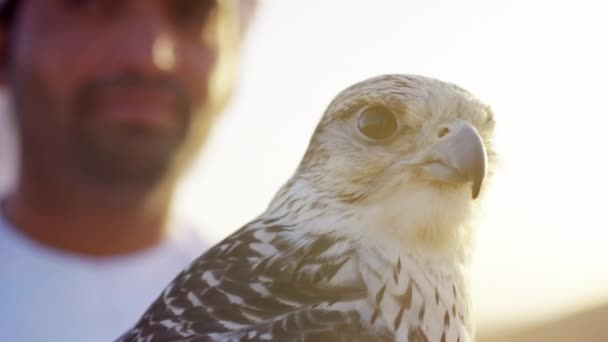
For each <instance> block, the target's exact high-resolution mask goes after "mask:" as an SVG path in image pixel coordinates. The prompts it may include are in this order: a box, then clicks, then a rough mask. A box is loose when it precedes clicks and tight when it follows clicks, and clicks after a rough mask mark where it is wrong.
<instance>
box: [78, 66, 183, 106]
mask: <svg viewBox="0 0 608 342" xmlns="http://www.w3.org/2000/svg"><path fill="white" fill-rule="evenodd" d="M121 88H122V89H125V90H129V89H148V90H152V91H160V92H165V93H168V94H170V95H171V96H172V97H174V98H175V99H176V103H177V107H178V108H176V110H177V111H178V112H179V113H180V114H182V115H189V113H190V111H191V108H192V107H191V100H190V96H189V94H188V92H187V91H186V90H185V87H183V86H182V85H181V84H180V83H179V82H177V81H175V80H174V79H171V78H169V77H162V76H160V77H155V78H147V77H143V76H141V75H138V74H135V73H125V74H120V75H113V76H109V77H105V78H99V79H95V80H92V81H89V82H87V83H86V84H84V85H83V86H81V87H80V89H79V90H78V91H77V93H76V102H77V103H76V105H77V108H78V109H79V111H80V112H82V114H85V115H86V113H87V112H88V111H89V110H91V106H95V102H96V100H97V97H98V96H99V94H101V93H103V92H104V91H105V90H109V89H121ZM87 109H88V110H87Z"/></svg>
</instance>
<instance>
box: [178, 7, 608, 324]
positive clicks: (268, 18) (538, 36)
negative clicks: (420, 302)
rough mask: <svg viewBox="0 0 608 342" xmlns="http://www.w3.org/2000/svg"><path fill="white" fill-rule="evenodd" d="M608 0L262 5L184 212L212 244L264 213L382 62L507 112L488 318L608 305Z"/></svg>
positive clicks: (481, 296) (489, 205)
mask: <svg viewBox="0 0 608 342" xmlns="http://www.w3.org/2000/svg"><path fill="white" fill-rule="evenodd" d="M607 17H608V2H606V1H603V0H597V1H592V0H578V1H559V0H553V1H548V0H536V1H527V0H511V1H487V0H486V1H483V0H461V1H448V0H445V1H440V0H426V1H404V0H373V1H372V0H367V1H357V0H308V1H300V0H279V1H276V0H275V1H272V0H270V1H266V2H263V4H262V6H261V8H260V11H259V13H258V16H257V18H256V22H255V23H254V26H253V27H252V30H251V31H250V32H249V33H250V35H249V39H248V41H247V45H246V47H245V49H244V56H243V65H242V71H243V74H242V82H241V85H240V88H239V91H238V94H237V96H236V98H235V101H234V103H233V105H232V107H231V108H230V109H229V111H228V112H227V113H225V115H224V116H223V118H222V120H221V121H220V124H219V126H218V127H217V129H216V130H215V134H214V136H213V138H212V140H211V143H210V145H209V149H208V150H207V152H206V154H205V155H204V156H203V157H202V158H201V160H200V161H199V162H198V163H197V165H196V167H195V168H194V169H193V170H192V172H191V174H190V176H189V177H188V179H187V180H186V181H185V182H184V184H183V186H182V188H181V191H180V196H179V201H178V205H177V209H178V212H180V213H182V214H183V215H186V216H187V217H189V218H191V219H194V220H197V221H200V222H202V223H203V225H204V227H205V231H204V233H205V234H206V235H207V236H208V237H209V239H210V240H211V241H213V242H215V241H217V240H219V239H220V238H221V237H223V236H225V235H227V234H229V233H230V232H231V231H233V230H235V229H236V228H238V227H240V226H241V225H242V224H244V223H246V222H247V221H249V220H250V219H252V218H254V217H255V216H256V215H258V214H259V213H261V212H262V211H263V210H264V208H265V206H266V205H267V203H268V201H269V200H270V199H271V197H272V195H273V194H274V192H275V191H276V190H277V189H278V188H279V186H280V185H281V184H282V183H283V182H284V181H286V180H287V179H288V178H289V177H290V175H291V173H292V172H293V170H294V169H295V167H296V166H297V164H298V163H299V160H300V158H301V156H302V154H303V152H304V149H305V148H306V145H307V143H308V139H309V137H310V135H311V133H312V130H313V129H314V127H315V126H316V124H317V120H318V119H319V118H320V116H321V113H322V112H323V111H324V109H325V106H326V105H327V104H328V102H329V101H330V100H331V98H332V97H333V96H334V95H335V94H336V93H337V92H338V91H339V90H341V89H342V88H344V87H346V86H347V85H349V84H351V83H353V82H356V81H360V80H362V79H365V78H367V77H370V76H374V75H377V74H383V73H415V74H422V75H427V76H432V77H437V78H440V79H443V80H446V81H451V82H454V83H457V84H460V85H461V86H463V87H465V88H467V89H469V90H470V91H472V92H473V93H475V94H476V95H477V96H478V97H480V98H481V99H482V100H483V101H485V102H487V103H489V104H490V105H491V106H492V107H493V109H494V111H495V114H496V119H497V136H496V145H497V148H498V150H499V153H500V156H501V166H500V168H499V170H498V171H497V172H496V175H495V178H494V180H493V182H492V184H491V188H490V189H489V191H488V196H487V198H486V199H485V200H486V205H485V207H486V208H485V212H484V215H483V217H482V219H481V220H480V221H479V224H478V226H479V229H478V230H479V234H478V244H477V253H476V259H475V264H474V268H473V275H472V280H473V283H474V290H475V292H474V296H475V302H476V306H477V315H478V318H479V320H480V322H481V323H482V324H489V325H496V324H498V325H503V324H512V323H517V322H522V321H526V320H529V319H541V318H548V317H555V316H560V315H563V314H566V313H568V312H570V311H572V310H578V309H580V308H583V307H585V306H588V305H593V304H597V303H600V302H602V301H603V302H608V248H607V246H608V222H607V219H606V211H607V210H608V208H606V205H605V203H606V199H605V197H606V194H607V193H608V181H607V178H606V177H607V175H608V166H607V163H606V160H607V158H608V153H606V148H607V147H608V144H607V143H606V142H605V141H604V140H605V139H606V135H605V132H606V131H607V130H608V119H607V117H608V112H607V110H606V105H605V103H604V101H605V99H606V94H605V92H606V91H608V87H607V86H606V84H608V83H607V81H606V80H608V66H607V61H608V52H607V48H606V39H607V37H608V24H606V18H607Z"/></svg>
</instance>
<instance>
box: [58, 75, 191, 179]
mask: <svg viewBox="0 0 608 342" xmlns="http://www.w3.org/2000/svg"><path fill="white" fill-rule="evenodd" d="M121 87H123V88H126V89H147V90H153V91H158V92H163V93H166V94H168V95H170V96H172V97H174V98H175V99H176V101H175V106H174V108H171V111H172V112H171V113H170V115H172V116H174V118H172V119H174V121H175V123H176V124H175V125H174V126H172V127H171V129H163V130H158V129H153V128H150V127H146V126H138V125H122V126H117V125H114V126H112V125H103V124H101V123H100V120H96V118H95V117H94V116H95V114H96V112H95V111H96V108H97V106H99V105H100V104H99V101H100V94H101V93H102V92H104V91H105V90H107V89H120V88H121ZM75 95H76V96H75V99H76V101H75V104H74V106H73V107H72V110H73V112H72V113H70V114H71V119H72V121H71V127H70V128H71V133H72V137H71V140H72V146H71V151H72V154H73V157H72V158H73V161H74V162H75V163H77V167H79V168H80V169H81V171H82V172H83V173H84V174H85V175H86V176H88V177H92V178H95V180H96V181H99V182H101V183H102V184H104V185H107V186H124V187H140V186H143V187H149V186H153V185H155V184H157V183H159V182H161V181H162V180H163V179H165V178H166V177H167V175H169V174H171V173H172V172H173V171H174V168H175V167H176V165H175V164H176V160H177V159H178V155H179V153H180V151H181V150H182V149H183V148H182V147H183V145H184V144H186V143H187V140H188V135H189V128H190V125H191V120H192V114H193V113H192V103H191V101H190V98H189V96H188V95H187V93H186V92H185V91H184V90H183V88H182V87H180V86H179V85H177V84H175V83H174V82H172V81H171V80H167V79H157V80H147V79H146V80H142V79H141V78H139V77H138V76H136V75H124V76H120V77H115V78H112V79H104V80H100V81H94V82H90V83H88V84H86V85H85V86H83V87H81V88H80V89H79V90H78V91H77V93H76V94H75Z"/></svg>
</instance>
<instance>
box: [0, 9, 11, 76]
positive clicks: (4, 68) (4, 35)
mask: <svg viewBox="0 0 608 342" xmlns="http://www.w3.org/2000/svg"><path fill="white" fill-rule="evenodd" d="M9 54H10V42H9V32H8V28H7V26H6V23H3V22H1V21H0V87H6V86H7V83H8V79H9V59H10V58H9Z"/></svg>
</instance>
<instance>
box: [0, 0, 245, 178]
mask: <svg viewBox="0 0 608 342" xmlns="http://www.w3.org/2000/svg"><path fill="white" fill-rule="evenodd" d="M21 6H22V7H21V8H20V9H19V12H18V17H17V20H16V22H15V25H14V26H13V32H11V34H10V38H9V40H10V42H9V47H8V48H9V57H8V74H9V82H10V88H11V90H12V93H13V99H14V105H15V109H16V111H17V116H18V120H19V123H20V127H21V135H22V139H21V141H22V145H23V146H22V148H23V153H22V155H23V159H24V162H25V163H30V164H31V165H30V166H32V167H33V168H36V169H38V170H40V171H41V173H40V175H42V176H48V175H49V173H51V174H56V175H63V176H68V177H70V176H76V177H82V176H83V175H84V176H85V177H88V178H89V179H94V180H95V181H101V182H102V184H119V185H129V184H131V185H132V184H140V183H141V184H150V183H156V182H158V181H160V180H162V179H163V178H164V177H166V176H167V175H171V174H173V173H174V172H175V171H176V170H177V169H179V165H181V164H183V162H185V161H187V160H188V159H189V158H190V157H191V154H192V153H193V151H195V150H196V149H197V147H198V145H200V143H201V142H202V140H203V139H204V136H206V134H207V130H208V128H209V126H210V125H211V120H212V117H213V116H214V115H215V112H216V111H217V110H218V109H219V108H220V107H221V105H220V104H219V103H218V102H223V99H218V97H223V95H224V94H217V92H216V91H215V90H214V89H216V88H219V87H217V85H216V84H214V82H215V80H216V79H220V78H218V77H215V73H214V71H215V69H216V66H217V64H218V63H217V62H218V54H219V52H220V47H222V44H223V42H222V41H220V40H218V36H220V32H224V33H225V31H226V26H230V25H232V24H234V23H233V22H230V21H229V20H228V21H227V20H226V15H225V13H224V14H223V15H222V13H223V12H222V11H227V9H222V5H220V4H218V2H217V1H214V0H210V1H207V0H30V1H27V0H24V1H23V3H22V5H21ZM222 18H223V19H222ZM231 67H232V66H231ZM218 82H219V81H218Z"/></svg>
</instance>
